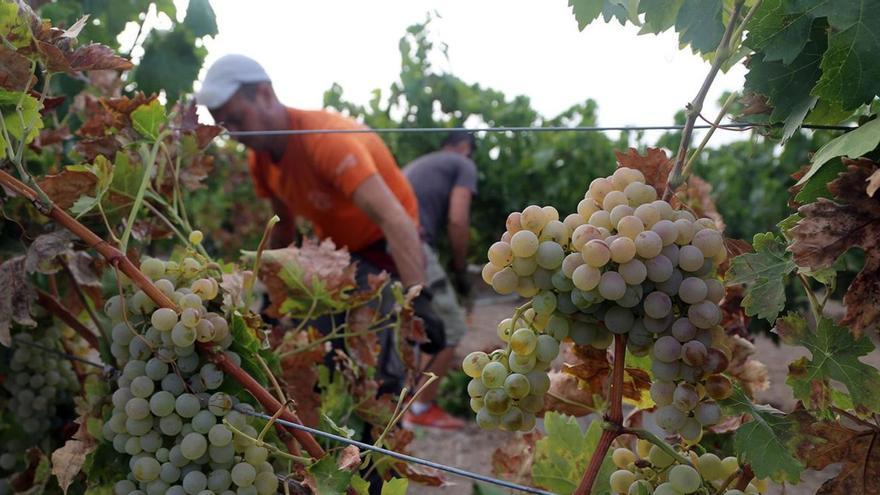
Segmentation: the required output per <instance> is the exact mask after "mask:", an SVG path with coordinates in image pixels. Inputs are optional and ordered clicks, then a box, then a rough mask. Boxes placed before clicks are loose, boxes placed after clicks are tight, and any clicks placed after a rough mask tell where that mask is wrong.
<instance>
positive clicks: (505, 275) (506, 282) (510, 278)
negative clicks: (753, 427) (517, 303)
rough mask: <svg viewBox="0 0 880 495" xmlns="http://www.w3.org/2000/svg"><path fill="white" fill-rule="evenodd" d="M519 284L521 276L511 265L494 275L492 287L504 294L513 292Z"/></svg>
mask: <svg viewBox="0 0 880 495" xmlns="http://www.w3.org/2000/svg"><path fill="white" fill-rule="evenodd" d="M518 285H519V277H517V275H516V272H514V271H513V269H512V268H510V267H507V268H504V269H502V270H500V271H499V272H498V273H496V274H495V275H494V276H493V277H492V288H493V289H495V292H497V293H499V294H502V295H505V294H511V293H513V292H514V291H515V290H516V287H517V286H518Z"/></svg>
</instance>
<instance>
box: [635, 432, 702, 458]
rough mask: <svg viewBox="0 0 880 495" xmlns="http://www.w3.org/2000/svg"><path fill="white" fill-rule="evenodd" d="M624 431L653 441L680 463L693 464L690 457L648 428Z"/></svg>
mask: <svg viewBox="0 0 880 495" xmlns="http://www.w3.org/2000/svg"><path fill="white" fill-rule="evenodd" d="M623 433H629V434H631V435H635V436H637V437H639V438H641V439H642V440H647V441H649V442H651V443H653V444H654V445H656V446H657V447H658V448H660V449H661V450H663V452H666V453H667V454H669V455H670V456H672V458H674V459H675V460H676V461H678V463H679V464H687V465H688V466H690V465H691V461H690V459H688V458H687V457H685V456H683V455H681V454H679V453H678V452H676V451H675V449H673V448H672V446H671V445H669V444H668V443H666V442H664V441H663V439H661V438H660V437H658V436H657V435H655V434H653V433H651V432H650V431H648V430H642V429H639V428H627V429H625V430H624V431H623Z"/></svg>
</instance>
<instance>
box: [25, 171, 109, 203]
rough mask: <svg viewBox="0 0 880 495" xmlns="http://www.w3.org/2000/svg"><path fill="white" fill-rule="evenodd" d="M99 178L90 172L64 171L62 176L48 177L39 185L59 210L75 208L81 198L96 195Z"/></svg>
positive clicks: (39, 181)
mask: <svg viewBox="0 0 880 495" xmlns="http://www.w3.org/2000/svg"><path fill="white" fill-rule="evenodd" d="M97 182H98V178H97V177H95V175H94V174H92V173H90V172H74V171H71V170H66V169H65V170H63V171H62V172H61V173H60V174H54V175H47V176H45V177H43V178H42V179H40V180H38V181H37V183H38V184H39V185H40V189H42V190H43V191H44V192H45V193H46V194H47V195H48V196H49V199H51V200H52V202H53V203H55V205H56V206H58V207H59V208H63V209H67V208H70V207H71V206H73V203H74V202H76V200H77V199H79V198H80V196H83V195H94V192H95V184H96V183H97Z"/></svg>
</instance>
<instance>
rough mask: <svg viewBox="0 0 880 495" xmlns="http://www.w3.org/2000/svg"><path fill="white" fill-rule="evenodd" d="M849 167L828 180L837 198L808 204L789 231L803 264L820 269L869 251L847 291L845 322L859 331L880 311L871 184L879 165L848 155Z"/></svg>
mask: <svg viewBox="0 0 880 495" xmlns="http://www.w3.org/2000/svg"><path fill="white" fill-rule="evenodd" d="M844 164H845V165H846V166H847V170H846V172H844V173H842V174H840V175H838V177H837V179H835V180H834V181H832V182H831V183H829V184H828V189H829V191H831V193H832V194H833V195H834V198H835V201H830V200H827V199H824V198H820V199H819V200H818V201H816V202H815V203H812V204H809V205H806V206H802V207H801V208H800V209H799V210H798V212H799V213H800V214H801V215H802V216H803V218H802V219H801V220H800V221H799V222H798V223H797V225H796V226H795V227H794V228H792V229H791V230H790V231H789V235H791V237H792V244H791V246H790V247H789V250H790V251H791V252H792V253H793V254H794V260H795V261H796V262H797V264H798V265H799V266H803V267H807V268H809V269H810V270H812V271H818V270H820V269H823V268H828V267H830V266H832V264H833V263H834V261H835V260H837V258H838V257H840V255H842V254H843V253H845V252H846V251H847V250H849V249H850V248H853V247H859V248H861V249H863V250H864V252H865V265H864V267H863V268H862V270H861V271H860V272H859V274H858V275H856V278H855V279H854V280H853V281H852V283H851V284H850V286H849V289H848V290H847V292H846V295H844V298H843V302H844V304H845V305H846V317H845V318H844V319H843V320H842V321H841V322H840V323H841V324H842V325H847V326H849V327H850V329H851V330H852V332H853V334H854V335H856V336H859V335H861V333H862V332H863V331H864V330H866V329H868V328H870V327H872V326H873V325H875V324H876V321H877V318H878V317H880V306H878V305H877V301H878V300H880V254H878V249H880V205H878V204H877V200H876V199H874V198H871V197H870V196H868V194H867V192H866V191H865V184H866V180H867V179H868V177H870V176H871V174H873V173H874V172H875V171H876V170H877V168H878V167H877V164H875V163H874V162H872V161H871V160H866V159H860V160H844Z"/></svg>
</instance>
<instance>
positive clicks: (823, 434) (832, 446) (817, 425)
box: [792, 410, 880, 495]
mask: <svg viewBox="0 0 880 495" xmlns="http://www.w3.org/2000/svg"><path fill="white" fill-rule="evenodd" d="M792 417H794V418H796V419H797V420H798V422H799V423H800V428H801V430H802V432H803V433H804V435H805V436H808V437H809V441H804V442H800V443H799V444H798V448H797V456H798V458H799V459H801V460H803V461H804V463H805V464H806V467H807V468H809V469H815V470H816V471H821V470H823V469H825V468H826V467H828V466H830V465H832V464H838V463H839V464H840V466H841V467H840V472H839V473H838V474H837V475H836V476H834V477H833V478H831V479H829V480H827V481H825V483H823V484H822V486H821V488H819V490H818V491H817V492H816V493H817V494H819V495H851V494H868V493H874V492H875V491H876V488H877V487H878V486H880V449H878V448H877V447H876V446H877V443H878V442H880V431H877V430H865V429H861V428H859V429H853V428H851V427H849V426H847V425H846V424H844V423H843V422H841V421H817V420H816V418H814V417H812V416H810V415H809V414H807V413H806V412H805V411H802V410H796V411H795V412H794V413H792Z"/></svg>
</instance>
